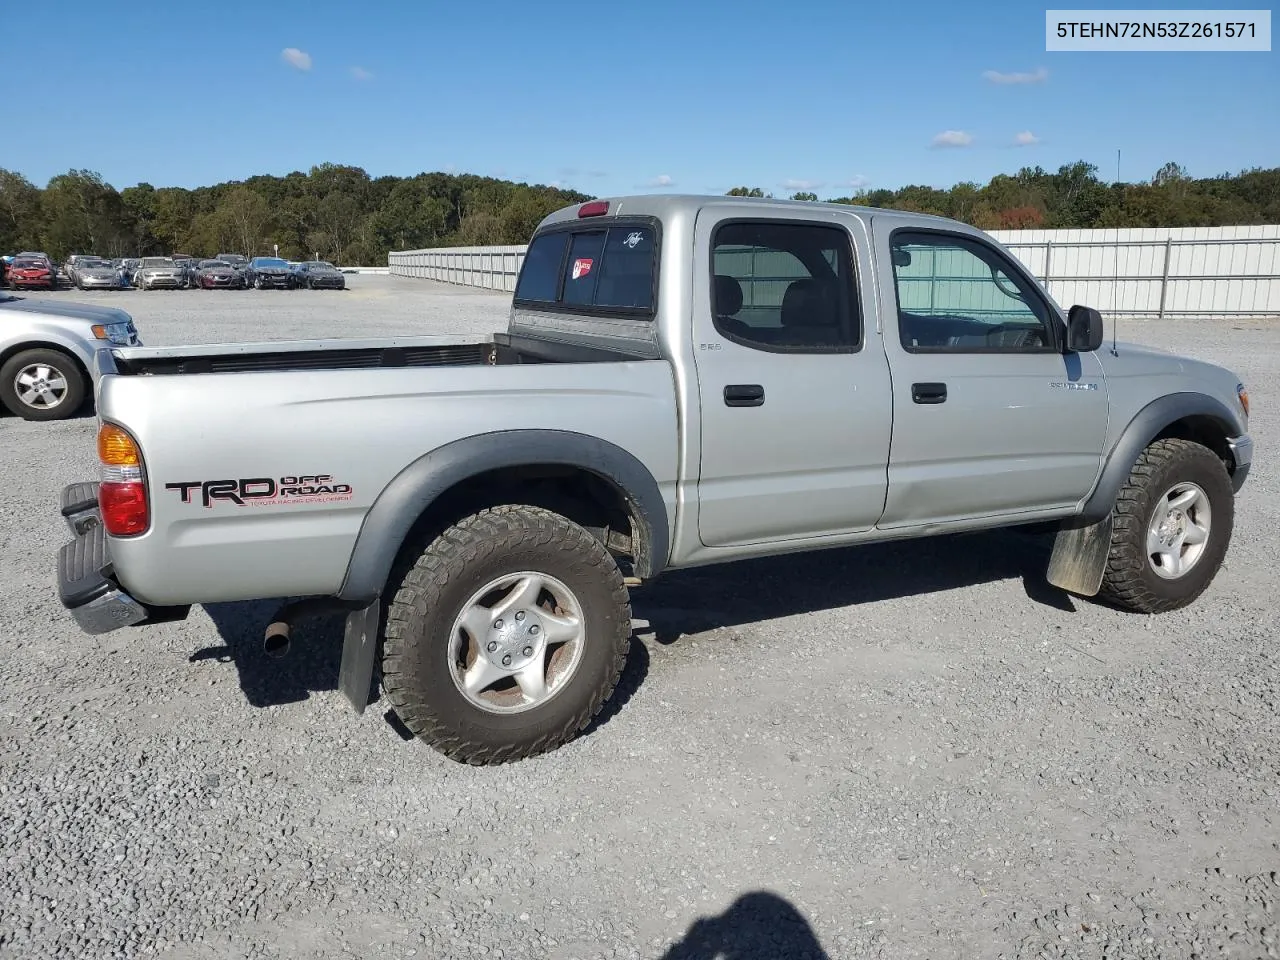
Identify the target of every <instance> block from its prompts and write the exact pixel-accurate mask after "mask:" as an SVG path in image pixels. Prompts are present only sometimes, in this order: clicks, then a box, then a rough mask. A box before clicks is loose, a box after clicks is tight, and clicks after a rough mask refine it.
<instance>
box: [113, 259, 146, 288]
mask: <svg viewBox="0 0 1280 960" xmlns="http://www.w3.org/2000/svg"><path fill="white" fill-rule="evenodd" d="M111 262H112V264H113V265H114V266H115V268H116V271H117V273H118V274H119V276H120V286H121V287H130V286H132V285H133V275H134V274H135V273H137V272H138V267H139V266H141V264H142V261H141V260H138V259H135V258H133V257H121V258H119V259H117V260H112V261H111Z"/></svg>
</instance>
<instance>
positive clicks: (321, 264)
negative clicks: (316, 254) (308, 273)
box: [307, 260, 337, 270]
mask: <svg viewBox="0 0 1280 960" xmlns="http://www.w3.org/2000/svg"><path fill="white" fill-rule="evenodd" d="M307 269H308V270H335V269H337V268H336V267H334V265H333V264H332V263H326V262H325V261H323V260H308V261H307Z"/></svg>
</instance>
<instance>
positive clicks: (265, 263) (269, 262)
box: [253, 257, 289, 267]
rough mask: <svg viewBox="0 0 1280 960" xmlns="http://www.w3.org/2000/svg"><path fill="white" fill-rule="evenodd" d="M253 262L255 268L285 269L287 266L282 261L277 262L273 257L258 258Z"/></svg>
mask: <svg viewBox="0 0 1280 960" xmlns="http://www.w3.org/2000/svg"><path fill="white" fill-rule="evenodd" d="M253 262H254V265H255V266H259V267H287V266H288V265H289V264H288V263H286V262H285V261H283V260H277V259H276V258H275V257H259V258H258V259H257V260H255V261H253Z"/></svg>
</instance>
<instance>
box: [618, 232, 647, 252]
mask: <svg viewBox="0 0 1280 960" xmlns="http://www.w3.org/2000/svg"><path fill="white" fill-rule="evenodd" d="M643 239H644V234H643V233H641V232H640V231H639V230H635V231H633V232H632V233H628V234H627V239H625V240H623V241H622V242H623V243H625V244H626V245H627V246H628V247H630V248H631V249H632V250H634V249H635V248H636V247H638V246H639V245H640V241H641V240H643Z"/></svg>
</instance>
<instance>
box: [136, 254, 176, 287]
mask: <svg viewBox="0 0 1280 960" xmlns="http://www.w3.org/2000/svg"><path fill="white" fill-rule="evenodd" d="M133 285H134V286H135V287H137V288H138V289H139V290H155V289H156V288H157V287H164V288H166V289H169V290H181V289H182V288H183V287H185V286H186V285H187V271H186V270H185V269H184V268H183V266H182V265H181V264H179V263H175V262H174V261H173V260H171V259H170V258H169V257H143V258H142V262H141V263H140V264H139V265H138V270H137V272H136V273H135V274H134V275H133Z"/></svg>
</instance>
